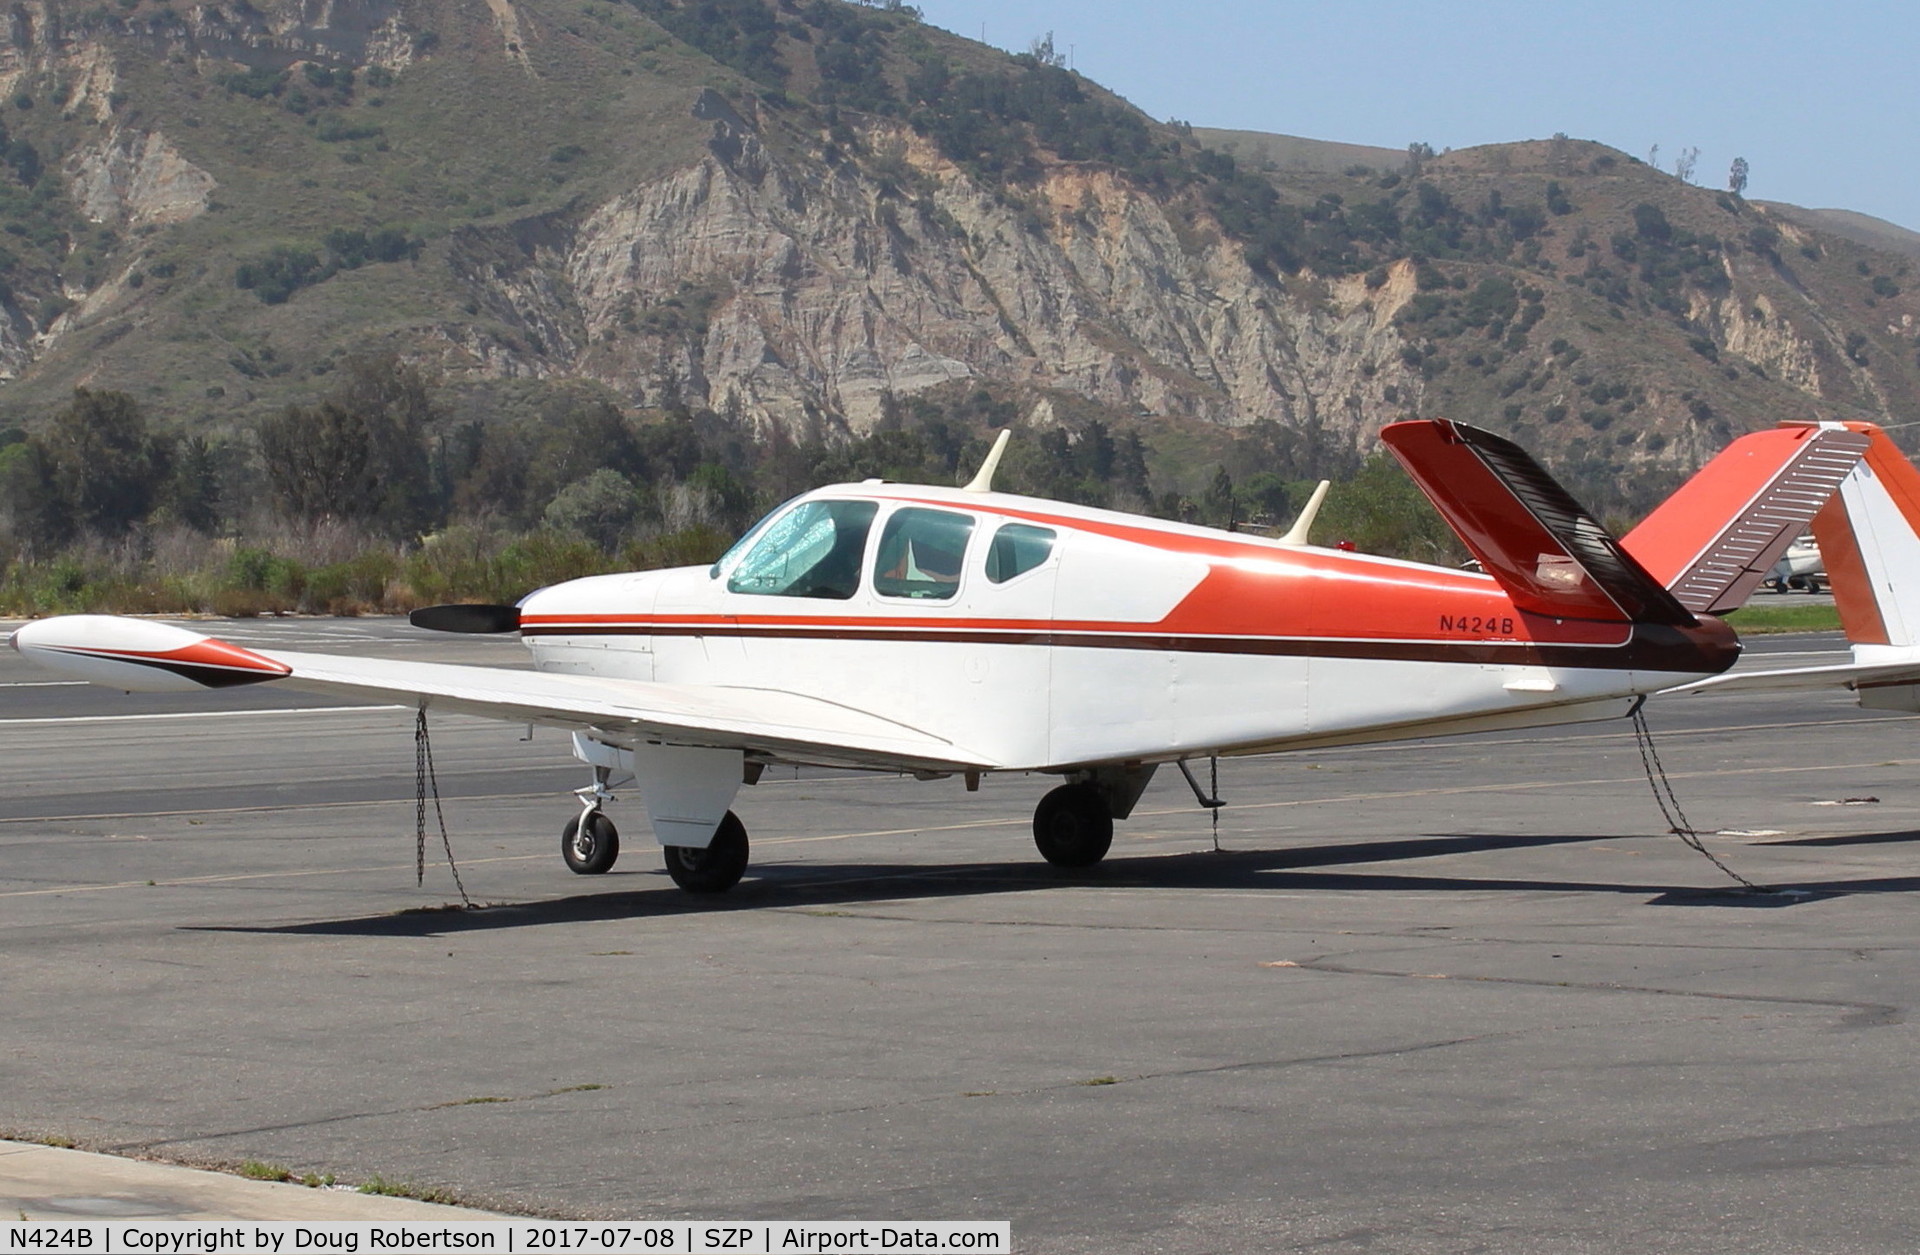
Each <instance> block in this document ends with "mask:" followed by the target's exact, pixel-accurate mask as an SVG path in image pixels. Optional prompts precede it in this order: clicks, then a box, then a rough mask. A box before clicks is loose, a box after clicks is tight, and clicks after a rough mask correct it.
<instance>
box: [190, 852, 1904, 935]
mask: <svg viewBox="0 0 1920 1255" xmlns="http://www.w3.org/2000/svg"><path fill="white" fill-rule="evenodd" d="M1909 838H1913V839H1920V834H1911V833H1902V834H1885V839H1887V840H1904V839H1909ZM1622 839H1625V838H1621V837H1609V836H1595V835H1593V834H1590V833H1589V834H1581V835H1578V836H1569V835H1530V836H1514V835H1497V834H1459V833H1443V834H1435V835H1431V836H1424V837H1414V838H1394V839H1389V840H1382V841H1351V842H1341V843H1338V844H1329V845H1316V846H1304V847H1296V848H1292V849H1281V850H1228V851H1221V852H1217V853H1216V852H1213V851H1198V852H1192V851H1189V852H1182V853H1178V854H1158V855H1155V854H1146V855H1133V856H1121V857H1117V858H1111V859H1108V860H1107V861H1106V862H1104V863H1101V864H1100V865H1099V866H1097V867H1093V868H1089V869H1086V870H1083V871H1071V872H1070V871H1064V870H1061V869H1058V868H1053V867H1049V866H1047V865H1046V864H1044V863H1033V862H1025V861H1023V862H1008V863H964V864H875V863H857V864H839V863H806V864H785V865H783V864H778V863H773V864H767V865H765V866H761V867H757V868H755V869H754V870H753V871H752V872H751V873H750V874H749V877H748V879H746V880H743V881H742V882H741V883H740V884H739V885H738V886H736V887H735V888H734V889H733V890H732V891H731V892H730V893H727V894H725V895H724V896H719V897H711V898H697V897H693V896H690V895H688V894H685V893H682V892H681V891H680V890H679V889H677V888H675V887H673V886H672V885H671V884H670V883H668V882H667V880H666V873H665V872H664V871H646V872H627V873H621V872H615V873H612V874H610V875H609V876H608V877H607V878H606V879H603V880H602V881H601V882H600V884H602V885H604V886H605V888H604V890H602V891H601V892H595V893H580V894H573V895H569V896H567V897H562V898H547V899H541V900H538V901H531V902H507V903H498V904H488V905H485V906H482V907H479V908H476V909H473V910H466V909H462V908H459V907H442V908H426V909H411V910H406V911H399V912H391V913H387V914H382V915H371V916H362V917H357V918H346V919H333V920H316V921H313V922H310V923H304V924H282V925H272V926H249V925H196V926H192V927H191V928H190V931H201V932H245V933H279V934H287V935H301V934H311V935H329V936H342V935H347V936H392V937H434V936H442V935H450V934H455V933H465V932H477V931H487V930H493V929H510V928H531V927H538V926H541V925H546V924H575V923H591V922H599V921H607V920H619V919H634V918H645V917H655V916H668V915H685V914H694V913H704V912H710V911H752V910H771V909H781V908H789V909H790V908H808V907H813V908H824V907H834V906H848V905H860V904H871V903H878V902H898V901H903V900H934V899H940V898H960V897H978V896H982V895H987V894H999V893H1030V892H1035V891H1045V890H1049V889H1073V888H1099V889H1240V890H1255V891H1259V890H1267V891H1293V892H1299V891H1302V890H1327V891H1346V892H1383V893H1394V892H1422V891H1424V892H1433V891H1441V892H1487V891H1494V892H1530V893H1537V892H1543V891H1544V892H1549V893H1552V892H1566V893H1611V894H1627V895H1653V896H1652V897H1651V898H1650V899H1649V903H1648V904H1649V905H1657V906H1736V907H1749V908H1779V907H1787V906H1794V905H1798V904H1801V903H1804V902H1809V901H1813V900H1816V899H1824V898H1833V897H1839V896H1845V895H1848V894H1858V893H1906V892H1913V891H1916V890H1920V876H1901V877H1886V878H1867V879H1859V880H1843V881H1819V882H1797V883H1794V884H1791V885H1774V886H1770V888H1771V889H1772V890H1774V891H1772V892H1760V893H1756V892H1753V891H1751V890H1748V889H1744V888H1742V887H1741V886H1739V885H1736V884H1733V883H1732V882H1727V883H1726V884H1724V885H1714V884H1712V883H1710V881H1709V877H1711V876H1716V875H1718V873H1716V872H1713V870H1712V869H1711V868H1710V867H1706V866H1705V864H1704V863H1703V864H1702V880H1703V882H1707V883H1704V884H1702V885H1692V886H1680V885H1673V884H1660V883H1647V882H1627V881H1583V880H1575V879H1567V880H1556V879H1537V878H1521V879H1510V878H1500V877H1489V876H1461V875H1447V874H1443V873H1426V874H1422V873H1417V872H1388V871H1362V870H1342V869H1343V867H1350V866H1352V865H1364V864H1375V863H1389V862H1399V861H1406V860H1413V859H1424V858H1434V857H1438V856H1441V855H1447V854H1465V853H1484V852H1491V851H1500V850H1515V849H1536V848H1543V847H1548V846H1555V845H1570V844H1580V843H1586V842H1595V841H1609V840H1622ZM1783 844H1784V843H1783ZM1749 870H1750V869H1749ZM628 877H636V878H641V879H644V880H646V881H647V882H649V883H647V884H646V885H645V886H644V887H639V886H636V887H635V888H632V889H622V888H620V887H617V886H618V885H619V882H620V880H622V879H626V878H628Z"/></svg>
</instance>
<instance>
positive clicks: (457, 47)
mask: <svg viewBox="0 0 1920 1255" xmlns="http://www.w3.org/2000/svg"><path fill="white" fill-rule="evenodd" d="M13 13H14V15H15V16H14V17H13V19H12V26H11V29H10V31H9V35H8V38H7V40H6V42H5V45H4V49H0V99H4V100H5V101H7V102H8V104H7V106H6V107H5V108H4V109H0V120H4V122H5V123H6V125H7V127H8V128H9V133H10V134H11V135H12V136H13V139H12V140H11V141H9V142H10V144H11V145H14V146H17V145H18V144H20V143H25V144H28V145H31V146H34V149H35V152H36V153H44V154H47V155H48V156H49V157H52V158H53V159H52V160H42V164H43V165H44V166H45V167H47V170H46V172H43V173H42V174H41V175H40V176H39V178H38V179H36V180H31V181H30V180H28V179H26V178H25V177H24V175H23V174H21V170H22V169H23V168H24V167H25V165H26V164H28V158H27V155H26V154H25V153H24V152H22V153H17V154H15V155H14V156H9V158H8V160H9V162H10V163H15V162H16V158H17V163H16V164H15V165H14V166H13V168H14V170H15V177H14V180H13V182H14V183H16V184H18V186H17V187H14V188H10V189H8V190H9V192H10V193H12V194H13V196H12V200H11V201H8V202H7V203H8V204H14V205H16V206H17V207H18V209H19V212H18V213H17V214H15V215H14V216H13V217H12V218H10V225H9V226H8V230H9V231H10V232H12V233H13V234H12V235H11V237H10V238H11V239H13V240H15V241H18V242H20V247H19V248H18V249H14V250H12V251H11V252H10V253H9V256H8V258H7V259H6V260H7V261H8V263H9V264H8V266H7V267H6V269H5V271H4V278H5V281H6V284H7V289H6V298H5V300H4V301H3V302H0V368H3V369H5V370H6V371H8V372H10V373H11V376H12V379H11V382H9V383H7V384H6V385H5V387H4V389H0V411H3V412H6V413H8V414H11V415H17V416H19V417H18V419H17V420H16V421H21V422H28V423H31V422H33V421H35V420H34V415H35V414H36V413H45V412H48V411H50V410H51V409H52V408H54V407H56V406H57V405H58V404H59V403H60V402H61V399H62V398H63V397H65V396H66V395H67V394H68V393H69V392H70V390H71V389H72V388H73V387H75V386H86V387H92V388H113V389H122V390H125V391H128V392H130V393H132V394H133V395H135V396H136V397H138V398H139V399H140V400H141V402H142V403H143V404H145V405H148V406H149V407H151V408H152V409H153V410H154V411H155V412H156V413H157V414H159V415H162V416H164V417H166V418H168V419H170V420H172V421H175V422H179V423H184V424H188V425H191V426H200V427H207V428H220V427H233V426H245V425H247V424H249V423H251V422H253V421H255V420H256V419H257V417H258V416H260V415H262V414H263V413H270V412H272V411H273V410H275V409H276V408H278V407H281V406H284V405H286V404H288V403H290V402H296V401H306V400H308V399H310V398H311V397H312V396H313V395H315V394H316V393H318V392H320V391H323V390H324V389H325V388H326V387H327V386H328V384H329V378H330V376H331V374H332V372H333V370H334V368H335V366H336V365H337V364H338V363H339V362H340V361H341V360H343V358H344V357H346V356H347V355H349V354H352V353H358V352H366V351H396V352H399V353H400V354H401V355H402V356H403V357H405V358H406V359H407V360H409V361H413V362H416V363H419V364H421V365H423V366H424V367H426V368H428V369H430V370H431V371H432V372H433V373H434V374H436V375H437V376H438V377H440V378H441V379H443V380H444V381H446V383H447V385H448V386H449V387H452V388H457V389H466V390H467V391H469V392H471V393H473V394H474V396H475V397H476V398H477V399H475V400H474V401H472V402H471V403H470V404H469V406H468V409H469V410H471V411H474V412H483V411H484V410H485V409H486V407H487V403H486V401H485V397H487V396H489V395H492V394H493V392H495V391H497V390H498V389H499V388H500V387H502V386H505V385H509V384H515V385H519V384H526V383H529V382H541V381H544V382H545V383H547V384H551V385H554V386H560V385H563V384H571V383H586V384H590V385H592V386H595V387H598V388H600V389H603V390H604V391H605V394H606V395H608V396H609V397H611V398H614V399H615V400H616V401H617V402H618V403H619V404H621V405H622V406H624V407H627V408H629V409H631V410H634V411H640V410H661V409H672V408H674V407H678V406H693V407H697V408H704V409H708V410H712V411H714V412H716V413H719V414H723V415H732V416H735V417H737V418H738V419H739V420H740V421H743V422H745V423H748V424H749V425H751V426H754V427H757V428H760V429H763V430H766V429H773V428H779V429H785V430H789V431H793V430H802V429H805V430H812V429H816V428H824V429H825V430H842V431H851V432H860V431H865V430H868V429H869V428H871V427H872V426H873V424H874V423H875V422H877V421H879V419H880V418H881V417H882V415H883V413H885V412H886V410H887V407H888V406H889V405H890V404H892V403H893V400H894V399H897V398H900V397H907V396H913V395H917V394H921V393H923V392H927V391H928V390H930V389H931V390H939V389H943V388H945V389H952V388H955V387H962V386H965V387H980V388H985V389H989V390H992V391H993V392H994V393H995V394H996V395H1004V396H1006V397H1009V398H1017V399H1018V400H1019V404H1020V407H1021V412H1022V413H1026V412H1029V411H1031V410H1033V409H1034V408H1035V407H1036V406H1039V405H1041V404H1042V403H1044V402H1047V400H1048V398H1049V397H1053V398H1057V399H1059V400H1060V401H1061V402H1063V403H1064V402H1065V401H1066V400H1068V399H1072V398H1078V399H1079V400H1081V401H1084V402H1087V403H1090V404H1092V405H1093V406H1094V407H1096V410H1097V411H1099V412H1103V413H1107V414H1110V415H1112V416H1114V417H1115V418H1116V419H1125V418H1128V417H1134V418H1141V419H1146V418H1151V419H1153V420H1155V421H1161V420H1164V421H1168V422H1187V423H1197V424H1201V425H1203V426H1213V427H1217V428H1222V429H1243V428H1246V427H1249V426H1251V425H1257V424H1260V423H1263V422H1264V423H1273V424H1277V425H1279V426H1280V427H1282V428H1285V429H1287V430H1289V431H1293V432H1298V433H1304V434H1305V435H1304V438H1306V439H1308V440H1309V441H1311V442H1319V443H1321V444H1324V445H1325V446H1326V447H1328V448H1329V449H1333V450H1336V451H1341V450H1344V451H1345V452H1344V454H1343V456H1349V457H1351V456H1354V455H1357V453H1358V452H1361V451H1364V450H1365V449H1367V448H1370V447H1371V444H1372V436H1373V433H1374V432H1376V431H1377V430H1378V428H1379V427H1380V426H1382V425H1384V424H1385V423H1387V422H1391V421H1395V420H1396V419H1399V418H1404V417H1409V416H1416V415H1421V414H1431V413H1441V412H1445V413H1449V414H1451V415H1453V416H1455V417H1462V418H1467V419H1470V420H1473V421H1478V422H1481V423H1483V425H1487V426H1490V427H1493V428H1495V429H1497V430H1501V431H1503V432H1504V433H1506V434H1510V435H1514V436H1516V437H1517V438H1520V439H1522V440H1523V441H1525V442H1529V443H1531V444H1533V445H1535V446H1538V447H1540V448H1542V449H1543V450H1544V451H1545V452H1546V453H1547V454H1548V455H1549V456H1551V457H1554V458H1556V459H1558V460H1559V461H1560V462H1562V463H1564V464H1567V465H1570V466H1572V467H1574V468H1575V474H1576V477H1577V478H1578V477H1584V478H1585V479H1586V480H1588V481H1590V482H1593V483H1600V482H1603V481H1605V480H1606V479H1607V478H1608V477H1613V478H1621V477H1624V476H1626V475H1627V472H1628V471H1629V469H1630V468H1633V467H1653V468H1664V469H1665V470H1677V469H1680V468H1684V467H1685V466H1687V465H1691V464H1694V463H1697V462H1698V461H1700V460H1703V459H1704V458H1705V457H1706V456H1707V455H1709V454H1710V453H1711V452H1712V451H1713V449H1714V448H1716V447H1718V445H1719V444H1722V443H1724V442H1725V440H1726V439H1727V438H1729V437H1730V436H1731V435H1732V434H1734V433H1735V432H1737V431H1738V430H1741V429H1744V428H1746V427H1751V426H1754V425H1759V424H1761V423H1765V422H1770V421H1773V420H1775V419H1778V418H1849V417H1857V418H1873V419H1878V420H1881V421H1889V420H1893V419H1895V418H1897V417H1898V416H1899V415H1900V414H1902V413H1904V408H1905V407H1908V406H1910V405H1911V403H1912V400H1913V398H1914V396H1915V394H1916V392H1920V359H1916V350H1915V334H1916V333H1915V330H1914V328H1913V323H1912V319H1913V317H1914V315H1915V313H1916V306H1915V302H1914V297H1913V294H1912V292H1911V290H1910V289H1911V288H1912V283H1911V282H1910V281H1909V280H1908V278H1907V272H1906V270H1905V266H1906V259H1905V258H1904V257H1903V256H1902V255H1900V254H1898V253H1887V252H1885V251H1883V250H1882V249H1880V248H1878V247H1874V246H1870V245H1869V244H1863V243H1861V242H1858V241H1856V240H1853V239H1849V238H1846V237H1845V236H1843V235H1838V234H1834V233H1832V232H1831V231H1829V230H1828V229H1827V228H1826V227H1824V226H1822V225H1820V224H1819V223H1818V222H1809V221H1808V220H1807V219H1806V218H1805V217H1804V216H1796V215H1795V214H1793V213H1789V212H1788V211H1787V210H1785V209H1784V208H1782V209H1778V210H1776V209H1773V208H1770V207H1768V206H1765V205H1761V204H1758V203H1749V202H1744V201H1741V200H1739V199H1738V198H1734V197H1728V196H1725V195H1721V194H1715V193H1712V192H1708V191H1706V190H1704V189H1699V188H1694V187H1691V186H1689V185H1686V184H1684V183H1682V182H1681V181H1679V180H1677V179H1673V178H1671V177H1670V176H1667V175H1664V174H1662V173H1660V172H1658V171H1654V170H1651V169H1649V168H1647V167H1645V166H1644V165H1642V164H1641V163H1639V162H1637V161H1636V160H1634V159H1633V158H1631V157H1627V156H1626V155H1625V154H1620V153H1617V152H1613V151H1612V150H1607V149H1604V148H1603V147H1602V146H1600V145H1596V144H1591V143H1588V142H1584V141H1575V140H1553V141H1532V142H1522V143H1517V144H1507V145H1493V146H1487V147H1484V148H1477V149H1468V150H1461V151H1459V152H1453V153H1448V154H1443V155H1438V156H1433V155H1422V154H1416V155H1413V156H1411V157H1410V156H1409V155H1408V154H1395V155H1396V156H1398V158H1399V159H1400V166H1399V167H1396V168H1388V167H1387V166H1386V165H1385V158H1382V159H1381V161H1382V164H1381V165H1380V166H1378V167H1370V168H1368V169H1367V170H1366V171H1365V172H1364V173H1360V172H1357V168H1358V167H1359V166H1361V165H1364V164H1366V163H1362V162H1339V163H1336V162H1334V161H1333V160H1332V159H1331V157H1329V158H1328V159H1327V160H1326V161H1322V162H1319V163H1318V164H1314V163H1307V164H1306V165H1304V166H1286V165H1281V164H1278V163H1277V162H1273V161H1264V160H1263V159H1262V158H1261V157H1260V156H1258V155H1257V154H1253V153H1251V152H1250V151H1248V150H1244V149H1243V152H1244V153H1245V159H1244V160H1241V159H1235V158H1234V157H1233V156H1232V154H1226V153H1222V152H1221V151H1220V150H1219V149H1217V148H1209V147H1206V146H1204V145H1203V144H1202V143H1200V142H1199V141H1200V139H1202V138H1205V137H1207V136H1209V135H1219V134H1222V133H1220V132H1210V131H1207V130H1205V129H1189V128H1182V127H1179V126H1169V125H1166V124H1161V123H1157V122H1154V121H1152V120H1151V119H1146V118H1144V117H1143V116H1141V115H1139V114H1138V112H1137V111H1136V110H1132V109H1131V107H1130V106H1126V105H1125V104H1124V102H1123V101H1121V100H1120V99H1119V98H1118V97H1116V96H1114V95H1112V93H1110V92H1107V91H1105V89H1102V88H1099V87H1098V86H1097V85H1095V84H1092V83H1090V82H1089V81H1087V80H1085V79H1084V78H1083V77H1081V76H1079V75H1075V74H1072V73H1071V72H1069V71H1066V70H1064V69H1063V68H1061V67H1058V66H1055V65H1051V64H1048V63H1045V62H1043V61H1041V60H1038V59H1036V58H1034V57H1025V58H1008V57H1005V56H1003V55H1001V54H998V53H995V52H993V51H992V50H990V49H987V48H985V47H983V46H981V45H978V44H974V43H972V42H971V41H968V40H965V39H962V38H961V37H959V36H956V35H952V34H950V33H948V32H944V31H939V30H937V29H935V28H931V27H927V26H925V25H924V24H922V23H919V22H917V21H915V20H914V19H913V17H912V16H911V15H910V14H909V13H906V12H901V11H892V12H890V11H887V10H885V9H873V8H865V7H859V6H852V5H847V4H841V3H838V2H837V0H810V2H809V3H807V4H798V3H779V2H769V3H764V4H763V3H759V2H758V0H726V2H724V3H722V2H720V0H686V2H685V3H676V2H674V0H642V2H641V3H637V4H604V3H593V2H577V0H491V2H490V3H481V2H480V0H353V2H342V3H335V4H332V5H329V6H327V7H326V8H325V9H324V10H316V11H313V12H311V13H310V12H309V11H308V10H307V9H305V8H304V7H301V6H294V5H287V4H266V5H261V6H259V7H255V6H251V5H246V4H241V3H238V2H237V0H236V2H235V3H233V4H229V5H211V6H203V7H199V8H195V9H192V10H190V11H188V12H187V13H185V14H181V13H178V12H176V11H174V10H173V9H171V8H169V7H166V6H162V5H158V4H155V3H153V2H152V0H140V2H139V3H136V4H132V5H131V6H125V5H123V7H122V9H121V10H120V12H119V13H118V14H113V13H109V12H108V11H106V10H99V9H94V10H86V11H84V12H82V11H77V10H76V11H69V10H68V9H67V8H65V7H63V6H62V5H60V4H59V3H57V2H55V0H36V2H35V3H32V4H26V5H22V6H19V7H16V9H15V10H14V11H13ZM103 14H104V15H105V16H102V15H103ZM316 15H317V16H316ZM936 68H937V73H936ZM936 79H938V83H937V84H936V83H935V80H936ZM961 98H964V99H965V100H966V101H967V102H968V107H967V109H964V110H963V109H961V108H959V107H958V106H957V105H955V104H953V103H952V102H953V101H956V100H959V99H961ZM23 101H26V102H27V103H25V104H23V103H22V102H23ZM56 102H57V103H56ZM969 110H971V112H969ZM635 136H641V137H643V141H642V142H636V141H635V139H634V137H635ZM1239 142H1241V143H1245V142H1246V141H1245V138H1244V134H1243V138H1242V140H1241V141H1239ZM1302 142H1303V143H1306V141H1302ZM1335 147H1336V149H1339V148H1344V146H1335ZM8 151H9V152H12V151H13V149H12V148H11V147H10V148H9V149H8ZM1364 151H1376V152H1380V153H1386V152H1388V151H1389V150H1364ZM36 159H39V158H36ZM1336 166H1337V168H1336ZM49 183H58V184H59V186H58V187H57V188H55V189H54V190H53V191H52V192H48V191H46V190H45V186H46V185H47V184H49ZM35 198H38V199H37V200H36V199H35ZM0 200H5V198H0ZM1563 210H1564V212H1563ZM15 227H19V228H21V229H20V230H19V231H15V230H14V228H15ZM42 237H45V239H46V241H47V242H46V243H45V244H41V245H36V244H35V241H36V240H39V239H41V238H42ZM30 245H31V246H33V247H32V248H30V247H28V246H30ZM36 250H37V251H36ZM1555 346H1562V347H1555ZM1048 408H1049V409H1057V408H1058V407H1057V406H1049V407H1048ZM1204 443H1205V442H1203V444H1204Z"/></svg>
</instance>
